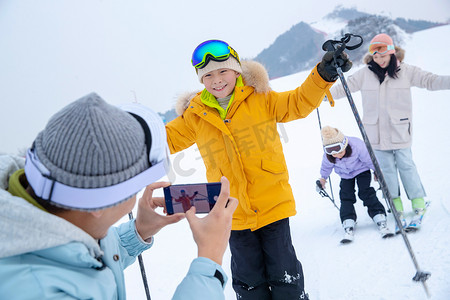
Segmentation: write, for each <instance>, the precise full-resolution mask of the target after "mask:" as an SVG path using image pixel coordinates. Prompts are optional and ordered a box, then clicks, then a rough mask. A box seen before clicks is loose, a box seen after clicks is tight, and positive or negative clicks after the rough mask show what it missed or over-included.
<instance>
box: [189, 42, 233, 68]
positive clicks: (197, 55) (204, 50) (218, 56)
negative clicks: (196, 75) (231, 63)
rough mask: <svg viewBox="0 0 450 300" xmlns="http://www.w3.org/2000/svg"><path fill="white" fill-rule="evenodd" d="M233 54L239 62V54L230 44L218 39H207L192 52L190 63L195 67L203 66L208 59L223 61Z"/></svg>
mask: <svg viewBox="0 0 450 300" xmlns="http://www.w3.org/2000/svg"><path fill="white" fill-rule="evenodd" d="M230 55H231V56H233V57H234V58H236V59H237V61H238V62H239V63H241V62H240V60H239V56H238V54H237V52H236V51H234V49H233V48H231V46H230V45H228V44H227V43H225V42H224V41H220V40H209V41H206V42H203V43H201V44H200V45H198V46H197V48H195V50H194V53H192V59H191V62H192V65H193V66H194V67H195V68H196V69H202V68H204V67H205V66H206V65H207V64H208V62H209V61H210V60H215V61H224V60H227V59H228V58H229V57H230Z"/></svg>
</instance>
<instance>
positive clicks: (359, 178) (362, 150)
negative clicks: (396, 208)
mask: <svg viewBox="0 0 450 300" xmlns="http://www.w3.org/2000/svg"><path fill="white" fill-rule="evenodd" d="M321 133H322V142H323V149H324V152H325V153H324V155H323V159H322V166H321V168H320V175H321V178H320V183H321V184H322V187H323V188H325V183H326V179H327V178H328V177H329V176H330V174H331V172H332V171H333V169H334V171H335V172H336V174H338V175H339V176H340V177H341V183H340V192H339V197H340V199H341V208H340V217H341V222H342V226H343V227H344V239H343V240H342V241H341V243H348V242H351V241H353V230H354V227H355V223H356V212H355V208H354V206H353V205H354V204H355V203H356V195H355V182H356V183H357V185H358V197H359V198H360V199H361V200H362V201H363V203H364V206H366V207H367V213H368V214H369V216H370V217H371V218H372V219H373V221H374V222H375V224H377V227H378V229H379V231H380V233H381V235H382V237H383V238H385V237H390V236H393V233H391V232H390V230H389V228H388V227H387V225H386V210H385V208H384V206H383V204H381V202H380V201H379V200H378V198H377V195H376V191H375V189H374V188H373V187H371V186H370V182H371V179H372V176H371V172H370V170H371V169H372V170H374V167H373V163H372V161H371V159H370V156H369V152H368V151H367V148H366V145H365V144H364V142H363V141H362V140H361V139H359V138H357V137H347V136H344V134H343V133H342V132H341V131H339V129H337V128H333V127H330V126H325V127H324V128H323V129H322V131H321Z"/></svg>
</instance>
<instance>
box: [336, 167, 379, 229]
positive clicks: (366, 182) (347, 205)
mask: <svg viewBox="0 0 450 300" xmlns="http://www.w3.org/2000/svg"><path fill="white" fill-rule="evenodd" d="M371 180H372V174H371V173H370V170H367V171H365V172H362V173H360V174H358V175H356V176H355V177H354V178H351V179H341V183H340V188H341V190H340V192H339V196H340V198H341V209H340V216H341V222H344V220H346V219H353V220H355V221H356V212H355V207H354V206H353V204H355V203H356V196H355V181H356V183H357V184H358V197H359V199H361V200H362V201H363V203H364V206H366V207H367V213H368V214H369V216H370V218H373V217H374V216H375V215H377V214H384V215H386V210H385V209H384V206H383V204H381V202H380V201H379V200H378V198H377V195H376V191H375V189H374V188H373V187H371V186H370V182H371Z"/></svg>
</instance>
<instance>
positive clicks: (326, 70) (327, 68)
mask: <svg viewBox="0 0 450 300" xmlns="http://www.w3.org/2000/svg"><path fill="white" fill-rule="evenodd" d="M333 55H334V51H328V52H327V53H325V55H324V56H323V57H322V61H321V62H320V63H319V65H318V66H317V71H318V72H319V74H320V76H321V77H322V78H323V79H324V80H326V81H328V82H333V81H336V79H338V73H337V71H336V65H335V63H334V59H333ZM336 62H337V64H338V65H339V67H341V69H342V72H347V71H348V70H350V69H351V68H352V65H353V64H352V61H351V60H350V59H349V58H348V55H347V53H345V52H342V53H341V54H339V56H338V57H337V58H336Z"/></svg>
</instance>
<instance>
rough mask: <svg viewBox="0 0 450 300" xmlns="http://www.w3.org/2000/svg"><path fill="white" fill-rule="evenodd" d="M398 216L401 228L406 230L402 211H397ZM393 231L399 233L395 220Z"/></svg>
mask: <svg viewBox="0 0 450 300" xmlns="http://www.w3.org/2000/svg"><path fill="white" fill-rule="evenodd" d="M398 217H399V219H400V222H401V223H402V227H403V229H405V230H406V227H407V226H408V224H407V223H406V219H405V216H404V215H403V212H398ZM395 233H397V234H398V233H400V228H399V227H398V225H397V222H395Z"/></svg>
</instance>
